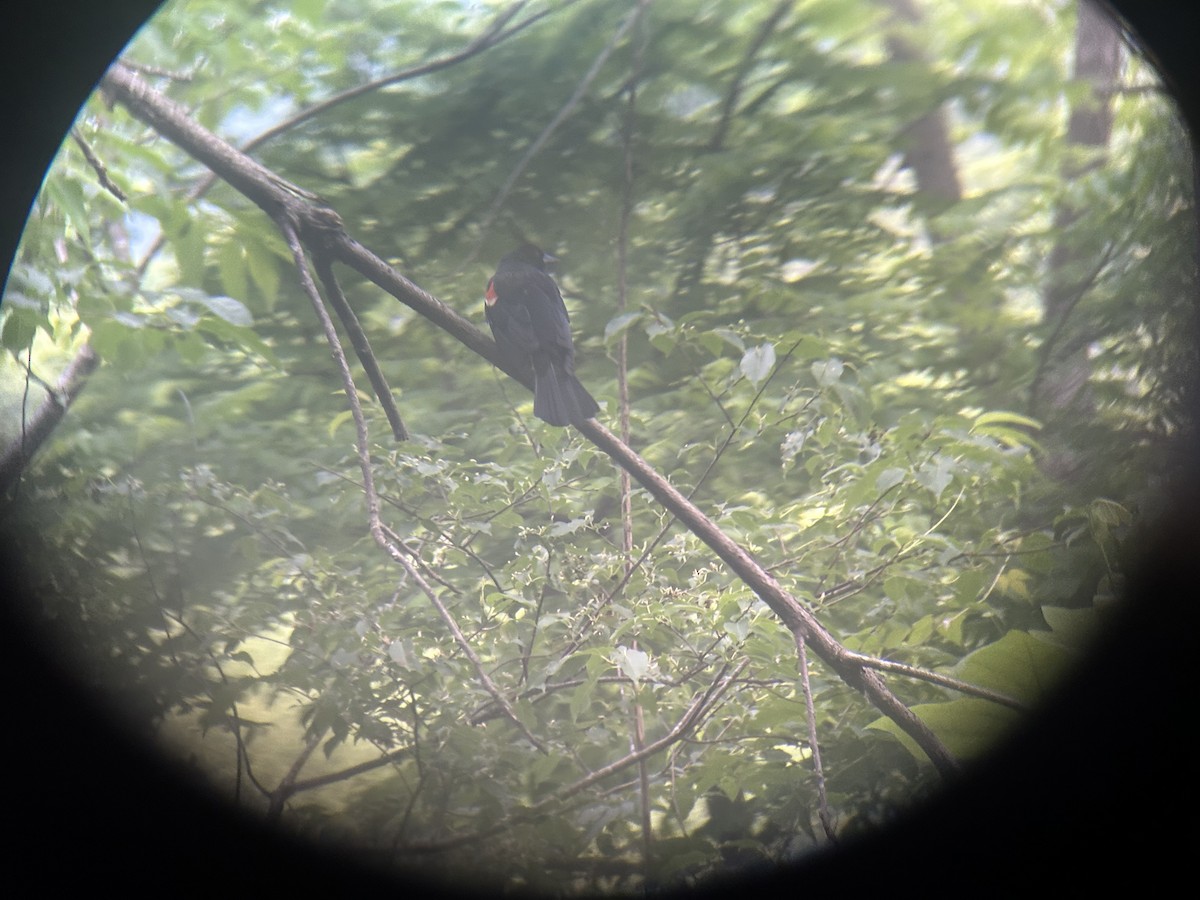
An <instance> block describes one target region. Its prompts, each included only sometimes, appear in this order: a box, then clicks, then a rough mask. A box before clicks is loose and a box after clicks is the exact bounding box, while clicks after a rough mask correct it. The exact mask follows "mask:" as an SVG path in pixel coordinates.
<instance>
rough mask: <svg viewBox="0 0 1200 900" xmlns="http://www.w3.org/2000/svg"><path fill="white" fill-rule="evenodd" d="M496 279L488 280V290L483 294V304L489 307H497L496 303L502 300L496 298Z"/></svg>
mask: <svg viewBox="0 0 1200 900" xmlns="http://www.w3.org/2000/svg"><path fill="white" fill-rule="evenodd" d="M495 281H496V280H495V279H494V278H489V279H488V286H487V290H486V291H484V292H483V302H484V303H486V304H487V305H488V306H495V305H496V301H497V300H499V299H500V298H499V297H497V296H496V283H495Z"/></svg>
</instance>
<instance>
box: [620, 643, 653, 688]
mask: <svg viewBox="0 0 1200 900" xmlns="http://www.w3.org/2000/svg"><path fill="white" fill-rule="evenodd" d="M616 664H617V668H618V669H620V671H621V674H622V675H624V676H625V677H626V678H628V679H630V680H631V681H633V683H634V684H637V683H638V682H639V681H641V680H642V678H644V677H645V675H646V673H647V672H648V671H649V670H650V654H648V653H646V652H645V651H644V650H638V649H635V648H631V647H617V650H616Z"/></svg>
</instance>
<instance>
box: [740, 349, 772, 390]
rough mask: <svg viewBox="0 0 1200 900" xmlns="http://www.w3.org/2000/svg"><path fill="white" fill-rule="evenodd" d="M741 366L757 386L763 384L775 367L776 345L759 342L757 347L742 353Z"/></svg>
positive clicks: (743, 372) (744, 373) (743, 371)
mask: <svg viewBox="0 0 1200 900" xmlns="http://www.w3.org/2000/svg"><path fill="white" fill-rule="evenodd" d="M739 368H741V370H742V374H743V375H745V376H746V377H747V378H748V379H750V381H751V382H752V383H753V384H754V385H755V387H757V386H758V385H760V384H762V382H763V381H765V380H766V378H767V376H769V375H770V374H771V372H772V370H774V368H775V345H774V344H759V345H758V346H757V347H751V348H750V349H749V350H747V351H746V352H745V353H744V354H743V355H742V361H741V364H740V366H739Z"/></svg>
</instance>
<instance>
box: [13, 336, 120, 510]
mask: <svg viewBox="0 0 1200 900" xmlns="http://www.w3.org/2000/svg"><path fill="white" fill-rule="evenodd" d="M98 365H100V357H98V356H97V355H96V351H94V350H93V349H92V347H91V345H90V344H84V345H83V346H82V347H80V348H79V352H78V353H76V354H75V357H74V358H73V359H72V360H71V362H70V363H68V364H67V367H66V368H65V369H63V373H62V375H61V376H60V377H59V379H58V384H57V385H55V387H54V388H53V389H50V390H49V396H47V397H46V399H45V400H44V401H42V405H41V406H39V407H38V408H37V410H36V411H35V412H34V414H33V415H32V416H30V417H29V419H28V420H27V421H25V422H23V423H22V425H21V433H20V434H19V435H17V437H16V438H14V439H13V441H12V443H11V444H9V445H8V446H7V447H4V448H3V449H2V450H0V495H3V494H4V493H6V492H7V491H8V490H9V488H10V487H11V486H12V485H13V484H15V483H16V481H17V479H18V478H19V477H20V475H21V472H22V471H24V469H25V466H26V465H27V464H28V462H29V460H30V459H32V458H33V454H34V453H36V452H37V449H38V448H39V447H40V446H41V445H42V444H43V443H45V441H46V438H48V437H50V434H51V432H53V431H54V429H55V427H56V426H57V425H58V423H59V422H61V421H62V417H63V416H64V415H65V414H66V412H67V407H69V406H70V405H71V404H72V403H73V402H75V398H76V397H78V396H79V393H80V391H82V390H83V389H84V387H85V386H86V385H87V381H88V378H89V377H91V374H92V372H94V371H95V370H96V367H97V366H98ZM30 377H31V378H32V377H33V375H32V373H30Z"/></svg>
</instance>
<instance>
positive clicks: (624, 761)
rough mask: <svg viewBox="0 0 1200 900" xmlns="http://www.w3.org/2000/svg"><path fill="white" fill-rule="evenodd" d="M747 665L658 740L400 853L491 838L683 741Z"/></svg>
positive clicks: (713, 687) (725, 674)
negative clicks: (525, 802) (532, 799)
mask: <svg viewBox="0 0 1200 900" xmlns="http://www.w3.org/2000/svg"><path fill="white" fill-rule="evenodd" d="M747 665H749V661H748V660H742V662H741V663H739V664H738V666H737V668H735V669H734V670H733V671H732V672H729V671H728V666H726V667H725V670H723V671H722V673H721V675H720V676H719V677H718V679H717V680H716V681H714V682H713V683H712V684H710V685H709V686H708V687H707V688H706V689H705V690H704V691H703V692H701V693H700V694H698V695H696V697H694V698H693V699H692V702H691V703H690V704H689V705H688V708H687V709H686V710H685V711H684V713H683V715H682V716H680V718H679V720H678V721H677V722H676V723H675V725H674V726H673V727H672V728H671V730H670V731H668V732H667V733H666V734H664V735H663V736H662V737H660V738H659V739H658V740H656V741H651V742H650V743H649V744H646V745H645V746H643V747H642V748H641V749H640V750H637V751H635V752H633V753H629V754H627V755H625V756H623V757H621V758H620V759H618V760H615V761H613V762H611V763H609V764H608V765H606V766H601V767H600V768H599V769H596V770H595V771H593V772H590V773H588V774H587V775H586V776H584V777H583V778H580V779H579V780H578V781H576V782H574V783H572V784H569V785H567V786H566V787H565V788H562V789H560V790H558V791H555V792H554V793H553V794H551V795H550V796H548V797H546V798H545V799H543V800H541V801H539V802H538V803H535V804H533V805H532V806H529V807H526V808H525V809H522V810H518V811H517V812H514V813H513V814H511V815H509V816H506V817H505V818H504V819H502V820H501V821H499V822H497V823H495V824H494V825H491V826H490V827H488V828H485V829H483V830H482V831H476V832H472V833H471V834H461V835H457V836H455V837H452V838H446V839H445V840H441V841H427V842H424V843H419V844H409V845H408V846H406V847H403V848H402V852H408V853H438V852H441V851H444V850H451V849H453V848H455V847H461V846H463V845H465V844H472V843H475V842H477V841H481V840H486V839H487V838H489V837H493V836H495V835H497V834H501V833H503V832H505V831H508V830H509V829H510V828H512V827H513V826H514V825H518V824H520V823H522V822H527V821H529V820H530V819H535V818H537V817H538V816H540V815H541V814H542V813H544V812H545V811H546V810H548V809H550V808H552V807H554V806H556V805H558V804H560V803H562V802H563V801H564V800H568V799H570V798H571V797H573V796H575V795H576V794H578V793H580V792H581V791H584V790H586V789H587V788H589V787H591V786H592V785H593V784H596V783H597V782H599V781H603V780H604V779H605V778H608V777H609V776H611V775H615V774H616V773H617V772H620V771H622V770H623V769H627V768H629V767H630V766H632V765H634V764H636V763H637V762H638V761H639V760H643V759H646V758H647V757H650V756H653V755H654V754H655V753H658V752H659V751H660V750H663V749H665V748H666V747H669V746H671V745H672V744H674V743H676V742H677V741H679V740H682V739H683V738H684V737H686V736H687V735H688V734H690V733H691V732H692V731H693V730H695V728H696V727H697V725H698V724H699V722H700V719H701V718H702V717H703V716H704V715H705V714H706V712H707V711H709V710H711V709H712V708H713V707H714V706H715V705H716V703H717V701H718V700H719V699H720V698H721V696H722V695H723V694H724V693H725V691H727V690H728V689H729V686H730V685H731V684H732V683H733V681H734V679H735V678H737V676H738V675H739V674H741V671H742V670H743V669H744V668H745V667H746V666H747Z"/></svg>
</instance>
